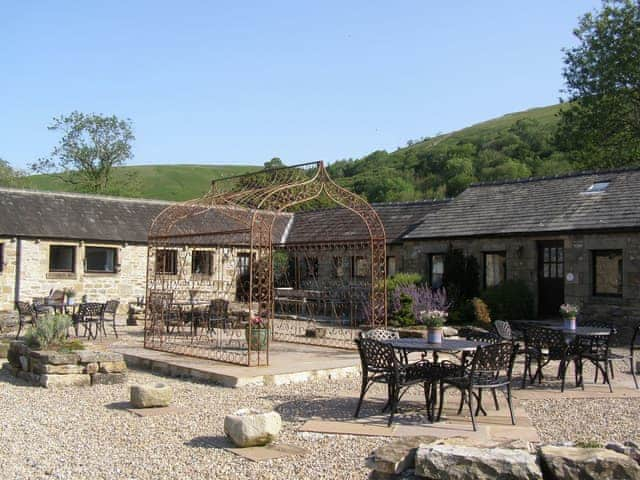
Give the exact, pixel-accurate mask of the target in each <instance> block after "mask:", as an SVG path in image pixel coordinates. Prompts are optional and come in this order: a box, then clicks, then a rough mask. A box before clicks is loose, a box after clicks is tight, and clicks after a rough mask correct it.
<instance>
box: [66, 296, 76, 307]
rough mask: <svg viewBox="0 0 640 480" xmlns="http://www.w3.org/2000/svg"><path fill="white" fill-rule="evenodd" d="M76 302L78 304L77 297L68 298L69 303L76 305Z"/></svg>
mask: <svg viewBox="0 0 640 480" xmlns="http://www.w3.org/2000/svg"><path fill="white" fill-rule="evenodd" d="M75 304H76V299H75V298H74V297H68V298H67V305H75Z"/></svg>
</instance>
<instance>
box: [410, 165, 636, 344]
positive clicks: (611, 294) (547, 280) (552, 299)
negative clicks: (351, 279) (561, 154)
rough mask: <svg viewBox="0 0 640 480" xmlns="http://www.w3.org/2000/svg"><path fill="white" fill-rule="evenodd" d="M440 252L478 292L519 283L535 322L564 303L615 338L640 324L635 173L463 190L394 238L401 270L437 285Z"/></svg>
mask: <svg viewBox="0 0 640 480" xmlns="http://www.w3.org/2000/svg"><path fill="white" fill-rule="evenodd" d="M450 245H451V246H453V247H454V248H460V249H462V250H463V251H465V252H466V253H467V254H472V255H474V256H475V257H476V258H477V260H478V262H479V265H480V270H481V275H480V277H481V288H483V287H489V286H492V285H496V284H499V283H501V282H503V281H504V280H506V279H521V280H523V281H524V282H526V283H527V285H528V286H529V288H530V289H531V291H532V292H533V293H534V295H535V298H536V310H537V315H538V317H540V318H545V317H552V316H557V314H558V308H559V306H560V305H561V304H562V303H572V304H577V305H579V306H580V309H581V312H582V315H583V317H585V318H594V319H600V320H605V321H614V322H615V323H616V324H617V325H618V327H619V329H620V330H622V332H621V333H623V334H624V335H625V336H628V335H629V329H630V328H631V327H632V326H633V325H635V324H636V323H637V322H638V321H640V169H626V170H612V171H602V172H598V173H589V172H585V173H578V174H572V175H564V176H557V177H548V178H537V179H536V178H534V179H527V180H516V181H505V182H495V183H485V184H477V185H472V186H470V187H469V188H467V189H466V190H465V191H464V192H462V193H461V194H460V195H459V196H457V197H456V198H454V199H453V200H451V201H450V202H448V203H447V204H446V205H445V206H443V207H442V208H440V209H438V210H437V211H434V212H432V213H428V214H427V215H426V216H425V217H424V218H423V219H422V222H421V223H420V225H418V226H416V227H415V228H414V229H413V230H412V231H410V232H409V233H407V234H406V235H404V237H403V243H402V251H403V254H404V265H403V266H404V269H405V270H407V271H415V272H419V273H422V274H424V275H426V277H427V278H428V280H429V282H430V283H431V284H432V285H434V286H437V285H438V284H439V283H440V282H441V280H442V270H443V260H444V253H445V252H446V251H447V249H448V247H449V246H450Z"/></svg>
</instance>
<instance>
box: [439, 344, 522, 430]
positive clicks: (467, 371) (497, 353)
mask: <svg viewBox="0 0 640 480" xmlns="http://www.w3.org/2000/svg"><path fill="white" fill-rule="evenodd" d="M517 351H518V345H517V344H514V343H512V342H502V343H496V344H492V345H486V346H484V347H478V348H477V349H476V352H475V353H474V355H473V360H472V361H471V365H470V366H468V367H463V368H459V369H457V373H458V374H457V375H454V376H445V377H444V378H442V379H441V380H440V405H439V407H438V418H440V416H441V415H442V408H443V405H444V398H445V392H446V391H447V389H449V388H451V387H453V388H456V389H458V390H459V391H460V394H461V395H462V401H463V404H464V403H467V404H468V406H469V413H470V414H471V423H472V425H473V430H474V431H476V430H477V426H476V420H475V417H476V416H477V415H478V414H479V412H480V410H482V391H483V390H485V389H486V390H491V391H492V392H495V391H496V390H503V391H504V393H505V396H506V397H507V403H508V404H509V413H510V415H511V423H512V424H513V425H515V424H516V420H515V417H514V415H513V405H512V403H511V378H512V373H513V363H514V360H515V357H516V353H517ZM454 372H455V369H454ZM474 397H475V398H476V400H477V407H476V411H475V412H474V411H473V398H474ZM493 398H494V401H495V406H496V410H499V405H498V399H497V397H496V396H495V395H494V396H493ZM461 411H462V408H459V409H458V413H460V412H461Z"/></svg>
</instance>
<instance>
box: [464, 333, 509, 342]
mask: <svg viewBox="0 0 640 480" xmlns="http://www.w3.org/2000/svg"><path fill="white" fill-rule="evenodd" d="M460 336H462V337H464V338H466V339H467V340H473V341H476V342H484V343H500V342H501V341H502V339H501V338H500V337H499V336H498V334H497V333H495V332H483V331H480V330H469V331H467V332H464V334H461V335H460Z"/></svg>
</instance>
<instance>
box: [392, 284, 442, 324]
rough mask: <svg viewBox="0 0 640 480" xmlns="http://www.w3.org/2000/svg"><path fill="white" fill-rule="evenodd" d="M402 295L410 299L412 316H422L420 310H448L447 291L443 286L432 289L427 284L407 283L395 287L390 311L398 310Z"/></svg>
mask: <svg viewBox="0 0 640 480" xmlns="http://www.w3.org/2000/svg"><path fill="white" fill-rule="evenodd" d="M402 296H407V297H410V298H411V300H412V309H413V316H414V318H416V319H420V318H421V317H422V315H421V313H422V312H428V311H430V310H440V311H443V312H446V311H448V310H449V302H448V300H447V291H446V290H445V289H444V287H443V288H439V289H432V288H431V287H429V286H428V285H426V284H425V285H407V286H401V287H398V288H396V289H395V290H394V291H393V292H392V294H391V308H392V312H399V311H400V309H401V307H402V298H401V297H402Z"/></svg>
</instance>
